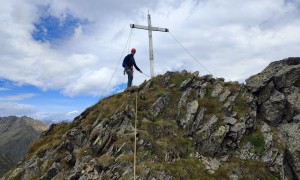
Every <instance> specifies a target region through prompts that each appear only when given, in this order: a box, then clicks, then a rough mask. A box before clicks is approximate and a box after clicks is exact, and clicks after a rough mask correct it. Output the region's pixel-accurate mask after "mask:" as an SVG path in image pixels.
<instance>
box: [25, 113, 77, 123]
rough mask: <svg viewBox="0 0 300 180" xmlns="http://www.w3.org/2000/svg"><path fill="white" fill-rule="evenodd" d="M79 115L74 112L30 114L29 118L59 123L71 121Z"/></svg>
mask: <svg viewBox="0 0 300 180" xmlns="http://www.w3.org/2000/svg"><path fill="white" fill-rule="evenodd" d="M79 114H80V113H79V112H78V111H76V110H74V111H70V112H65V113H63V112H62V113H46V112H37V113H34V114H32V115H31V117H33V118H35V119H38V120H42V121H53V122H61V121H72V120H73V119H74V118H75V117H76V116H78V115H79Z"/></svg>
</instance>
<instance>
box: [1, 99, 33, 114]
mask: <svg viewBox="0 0 300 180" xmlns="http://www.w3.org/2000/svg"><path fill="white" fill-rule="evenodd" d="M35 112H37V109H35V108H34V107H33V106H31V105H27V104H19V103H14V102H2V101H0V116H2V117H4V116H24V115H28V114H29V115H31V114H34V113H35Z"/></svg>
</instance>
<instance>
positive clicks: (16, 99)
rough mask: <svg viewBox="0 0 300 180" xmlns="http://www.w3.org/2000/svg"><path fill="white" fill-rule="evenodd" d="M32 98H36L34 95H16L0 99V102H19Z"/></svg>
mask: <svg viewBox="0 0 300 180" xmlns="http://www.w3.org/2000/svg"><path fill="white" fill-rule="evenodd" d="M34 96H36V94H33V93H24V94H17V95H11V96H4V97H0V101H20V100H24V99H28V98H32V97H34Z"/></svg>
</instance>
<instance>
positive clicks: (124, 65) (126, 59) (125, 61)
mask: <svg viewBox="0 0 300 180" xmlns="http://www.w3.org/2000/svg"><path fill="white" fill-rule="evenodd" d="M128 59H129V55H127V56H126V57H125V58H124V60H123V63H122V66H123V68H126V67H128V66H127V62H128Z"/></svg>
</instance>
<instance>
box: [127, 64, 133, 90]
mask: <svg viewBox="0 0 300 180" xmlns="http://www.w3.org/2000/svg"><path fill="white" fill-rule="evenodd" d="M125 71H126V73H127V75H128V83H127V87H130V86H131V85H132V79H133V70H132V69H130V68H126V69H125Z"/></svg>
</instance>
